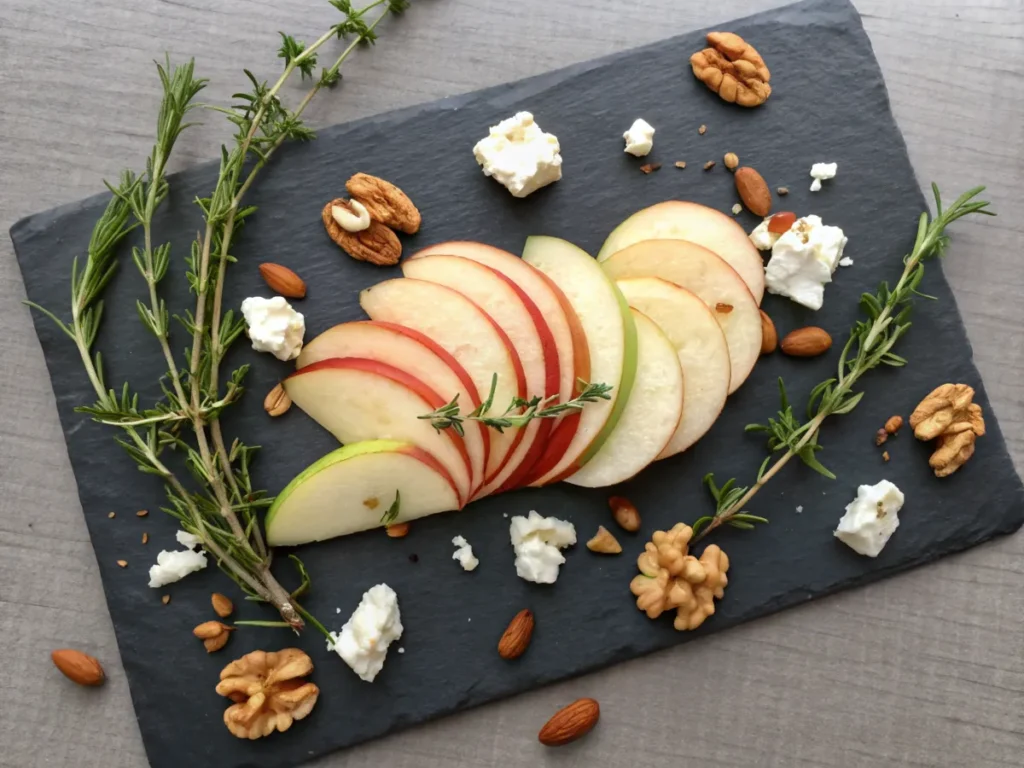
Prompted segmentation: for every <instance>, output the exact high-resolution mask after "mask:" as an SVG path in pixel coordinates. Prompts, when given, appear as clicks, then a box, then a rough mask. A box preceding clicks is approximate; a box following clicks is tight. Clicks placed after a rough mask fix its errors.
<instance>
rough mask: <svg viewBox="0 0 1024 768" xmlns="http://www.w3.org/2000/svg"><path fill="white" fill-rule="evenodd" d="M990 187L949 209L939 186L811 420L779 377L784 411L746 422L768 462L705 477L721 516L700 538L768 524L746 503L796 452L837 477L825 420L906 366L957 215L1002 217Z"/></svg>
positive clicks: (699, 528) (824, 386) (706, 523)
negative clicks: (902, 351) (763, 439)
mask: <svg viewBox="0 0 1024 768" xmlns="http://www.w3.org/2000/svg"><path fill="white" fill-rule="evenodd" d="M984 190H985V188H984V187H975V188H974V189H969V190H968V191H966V192H964V193H963V194H962V195H961V196H960V197H958V198H957V199H956V201H954V203H953V204H952V205H951V206H950V207H949V208H947V209H945V210H943V208H942V197H941V195H940V194H939V188H938V187H937V186H936V185H935V184H932V192H933V194H934V195H935V217H934V218H931V217H929V215H928V213H927V212H924V213H922V214H921V217H920V219H918V224H917V238H916V240H915V241H914V247H913V249H912V250H911V252H910V253H909V254H907V255H906V256H905V257H904V258H903V274H902V275H900V279H899V281H898V282H897V283H896V285H895V287H893V288H892V289H890V288H889V284H888V283H886V282H883V283H882V284H881V285H880V286H879V288H878V291H877V292H876V293H865V294H862V295H861V299H860V306H861V309H862V310H863V312H864V314H865V315H866V319H864V320H859V321H858V322H857V324H856V325H855V326H854V327H853V329H852V330H851V331H850V338H849V340H847V342H846V346H844V347H843V351H842V353H841V354H840V355H839V363H838V365H837V370H836V375H835V377H833V378H830V379H827V380H826V381H823V382H821V383H820V384H818V385H817V386H816V387H814V389H812V390H811V393H810V395H809V397H808V399H807V421H806V422H804V423H801V421H800V419H799V418H798V417H797V416H796V415H795V414H794V412H793V407H792V406H791V405H790V403H789V398H788V397H787V395H786V386H785V384H784V383H783V381H782V379H779V395H780V400H781V408H780V410H779V411H778V413H777V414H776V415H775V417H774V418H771V419H768V423H767V424H749V425H747V427H746V431H747V432H758V433H762V434H766V435H768V451H769V454H768V456H767V457H766V458H765V460H764V461H763V462H762V463H761V468H760V469H759V470H758V471H757V477H756V478H755V481H754V484H753V485H751V486H748V487H742V486H737V485H736V480H735V478H733V479H731V480H728V481H727V482H726V483H724V484H723V485H722V486H721V487H718V486H717V485H716V483H715V476H714V474H713V473H708V474H707V475H706V476H705V477H704V482H705V483H706V484H707V486H708V489H709V490H710V491H711V495H712V496H713V498H714V500H715V514H713V515H706V516H704V517H702V518H700V519H699V520H697V521H696V522H695V523H694V524H693V526H692V527H693V532H694V534H695V538H694V541H699V540H700V539H702V538H704V537H705V536H707V535H708V534H709V533H711V532H712V531H713V530H715V529H716V528H718V527H720V526H722V525H730V526H732V527H734V528H743V529H749V528H753V527H754V525H755V524H756V523H767V522H768V520H767V519H765V518H763V517H760V516H758V515H751V514H749V513H747V512H745V511H744V507H745V506H746V505H747V503H748V502H749V501H750V500H751V499H752V498H753V497H754V495H755V494H756V493H757V492H758V491H759V490H761V488H763V487H764V486H765V484H766V483H767V482H768V481H769V480H771V479H772V478H773V477H774V476H775V475H776V474H777V473H778V472H779V470H781V469H782V468H783V467H784V466H786V464H788V463H789V461H790V460H791V459H793V458H799V459H800V460H801V461H802V462H803V463H804V464H806V465H807V466H808V467H810V468H811V469H813V470H814V471H816V472H818V473H820V474H822V475H824V476H825V477H828V478H830V479H835V475H834V474H832V472H830V471H829V470H828V469H827V468H826V467H825V466H824V465H823V464H821V462H819V461H818V459H817V458H816V456H815V454H816V453H818V452H819V451H820V450H821V449H822V446H821V444H820V443H819V442H818V436H819V433H820V430H821V425H822V424H823V423H824V422H825V420H826V419H827V418H828V417H829V416H838V415H841V414H844V413H850V411H852V410H853V409H854V408H856V407H857V404H858V403H860V401H861V398H863V397H864V393H863V392H854V391H853V388H854V386H855V385H856V384H857V382H858V381H860V378H861V376H863V375H864V374H865V373H867V372H868V371H870V370H873V369H875V368H878V367H879V366H882V365H888V366H894V367H897V368H899V367H902V366H904V365H906V364H907V360H906V359H905V358H903V357H901V356H900V355H897V354H896V353H895V352H894V351H893V347H894V346H895V345H896V342H897V341H899V339H901V338H902V337H903V336H904V335H905V334H906V332H907V331H908V330H909V329H910V325H911V324H910V322H909V319H910V313H911V310H912V307H913V305H912V303H911V302H912V300H913V298H914V297H915V296H918V297H921V298H924V299H934V298H935V297H934V296H928V295H927V294H923V293H920V292H918V290H917V289H918V287H919V286H920V285H921V280H922V279H924V265H925V262H926V261H929V260H931V259H933V258H937V257H940V256H942V255H943V253H944V252H945V249H946V246H947V245H948V244H949V236H948V235H946V227H948V226H949V225H950V224H952V223H953V222H954V221H956V220H957V219H959V218H962V217H964V216H969V215H971V214H982V215H985V216H994V215H995V213H993V212H992V211H990V210H989V209H988V205H989V203H988V202H987V201H983V200H976V199H975V198H976V197H977V196H978V195H980V194H981V193H982V192H983V191H984ZM780 451H781V452H782V455H781V456H779V458H778V459H776V461H775V463H774V464H773V463H772V458H773V457H774V456H775V455H776V454H778V453H779V452H780Z"/></svg>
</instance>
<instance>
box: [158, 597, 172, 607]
mask: <svg viewBox="0 0 1024 768" xmlns="http://www.w3.org/2000/svg"><path fill="white" fill-rule="evenodd" d="M160 602H161V603H163V604H164V605H167V604H168V603H169V602H171V596H170V595H164V596H163V597H161V598H160Z"/></svg>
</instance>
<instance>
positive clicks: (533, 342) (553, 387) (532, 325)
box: [402, 254, 559, 496]
mask: <svg viewBox="0 0 1024 768" xmlns="http://www.w3.org/2000/svg"><path fill="white" fill-rule="evenodd" d="M402 273H403V274H404V275H405V276H406V277H411V278H415V279H417V280H426V281H428V282H431V283H438V284H440V285H445V286H447V287H449V288H452V289H454V290H456V291H458V292H459V293H461V294H462V295H463V296H465V297H466V298H468V299H469V300H470V301H472V302H473V303H474V304H476V305H477V306H479V307H487V314H488V315H490V316H491V317H492V318H493V319H494V321H495V322H496V323H497V324H498V325H500V326H501V327H502V329H503V330H504V331H505V333H506V335H507V336H508V338H509V339H510V340H511V341H512V345H513V346H514V347H515V350H516V353H517V354H518V355H519V360H520V362H522V364H523V371H524V373H525V374H526V391H527V393H528V395H529V396H530V397H541V398H545V399H546V398H548V397H551V396H557V395H558V384H559V380H558V377H559V367H558V350H557V348H556V347H555V339H554V336H552V334H551V329H550V328H548V324H547V323H546V322H545V321H544V317H543V316H542V315H541V313H540V310H539V309H538V308H537V305H536V304H535V303H534V302H533V300H532V299H531V298H530V297H529V296H527V295H526V293H525V292H524V291H523V289H522V288H520V287H519V286H518V285H516V284H515V283H514V282H512V281H511V280H510V279H509V278H508V277H506V276H505V275H503V274H501V273H500V272H497V271H495V270H493V269H491V268H490V267H487V266H485V265H483V264H480V263H479V262H476V261H473V260H471V259H465V258H462V257H461V256H449V255H445V254H435V255H433V256H425V257H423V258H419V259H412V260H407V261H405V262H404V263H403V264H402ZM551 426H552V423H551V421H550V420H548V419H536V420H534V421H532V422H530V423H529V424H527V425H526V426H525V427H523V428H522V429H523V438H522V440H521V441H520V443H519V445H518V446H517V447H516V449H515V451H514V452H513V453H512V456H511V457H510V458H509V460H508V462H507V463H506V464H505V466H504V468H503V469H502V470H501V471H500V472H498V474H497V475H495V476H494V478H493V479H492V480H490V481H488V482H487V484H486V485H485V486H484V487H483V488H482V489H481V490H480V495H481V496H487V495H489V494H491V493H493V492H494V491H496V490H497V489H499V488H504V487H506V486H509V487H515V486H516V484H517V483H518V481H519V479H520V478H522V477H523V476H524V475H525V474H526V472H527V471H528V470H529V469H530V467H532V466H533V464H534V462H536V461H537V458H538V457H539V455H540V451H541V450H543V448H544V446H545V445H546V444H547V442H548V438H549V435H550V434H551Z"/></svg>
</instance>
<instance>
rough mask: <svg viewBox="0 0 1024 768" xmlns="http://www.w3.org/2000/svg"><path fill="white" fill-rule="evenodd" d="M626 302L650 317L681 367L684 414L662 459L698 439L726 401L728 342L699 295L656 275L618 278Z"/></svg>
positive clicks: (684, 448) (728, 370) (707, 428)
mask: <svg viewBox="0 0 1024 768" xmlns="http://www.w3.org/2000/svg"><path fill="white" fill-rule="evenodd" d="M618 286H619V290H620V291H622V295H623V296H625V297H626V301H628V302H629V306H631V307H633V308H634V309H638V310H640V311H641V312H643V313H644V314H645V315H646V316H647V317H648V318H650V319H651V320H653V321H654V322H655V323H657V324H658V326H659V327H660V328H661V330H662V331H663V332H664V333H665V336H666V337H667V338H668V340H669V341H670V342H671V343H672V345H673V346H674V347H675V349H676V352H677V353H678V355H679V364H680V366H681V367H682V369H683V383H684V394H683V418H682V419H681V420H680V422H679V426H678V427H677V428H676V431H675V434H674V435H672V439H671V440H670V441H669V443H668V445H666V446H665V449H664V450H663V451H662V452H661V453H660V454H659V455H658V458H659V459H664V458H666V457H668V456H672V455H673V454H676V453H680V452H681V451H685V450H686V449H687V448H689V447H690V446H691V445H693V444H694V443H695V442H697V441H698V440H699V439H700V438H701V437H703V436H704V433H705V432H707V431H708V430H709V429H710V428H711V425H712V424H714V423H715V419H717V418H718V414H719V413H721V412H722V408H723V407H724V406H725V398H726V397H727V396H728V394H729V378H730V364H729V346H728V345H727V344H726V342H725V334H723V333H722V327H721V326H720V325H719V324H718V321H717V320H715V315H714V313H713V312H712V311H711V310H710V309H708V307H707V305H706V304H705V303H704V302H703V301H701V300H700V298H699V297H698V296H696V295H695V294H693V293H691V292H690V291H688V290H686V289H685V288H680V287H679V286H678V285H676V284H675V283H670V282H668V281H667V280H662V279H660V278H657V277H633V278H627V279H624V280H619V281H618Z"/></svg>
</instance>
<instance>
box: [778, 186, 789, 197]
mask: <svg viewBox="0 0 1024 768" xmlns="http://www.w3.org/2000/svg"><path fill="white" fill-rule="evenodd" d="M775 194H777V195H778V196H779V197H785V196H786V195H788V194H789V187H779V188H778V189H776V190H775Z"/></svg>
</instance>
